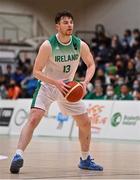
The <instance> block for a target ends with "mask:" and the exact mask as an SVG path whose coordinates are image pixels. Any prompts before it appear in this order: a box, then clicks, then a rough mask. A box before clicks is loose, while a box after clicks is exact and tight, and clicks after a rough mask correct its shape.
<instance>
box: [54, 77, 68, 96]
mask: <svg viewBox="0 0 140 180" xmlns="http://www.w3.org/2000/svg"><path fill="white" fill-rule="evenodd" d="M55 86H56V87H57V88H58V89H59V91H60V92H61V93H62V94H63V95H64V96H65V95H66V94H67V93H68V92H69V89H70V86H68V85H67V84H65V80H64V79H63V80H56V81H55Z"/></svg>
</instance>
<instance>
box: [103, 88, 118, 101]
mask: <svg viewBox="0 0 140 180" xmlns="http://www.w3.org/2000/svg"><path fill="white" fill-rule="evenodd" d="M104 99H105V100H114V99H117V96H116V95H115V92H114V87H113V86H112V85H108V86H107V87H106V94H105V96H104Z"/></svg>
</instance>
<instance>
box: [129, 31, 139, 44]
mask: <svg viewBox="0 0 140 180" xmlns="http://www.w3.org/2000/svg"><path fill="white" fill-rule="evenodd" d="M139 37H140V30H139V29H138V28H135V29H133V32H132V36H131V41H130V46H131V47H133V45H134V44H135V40H136V39H137V38H139Z"/></svg>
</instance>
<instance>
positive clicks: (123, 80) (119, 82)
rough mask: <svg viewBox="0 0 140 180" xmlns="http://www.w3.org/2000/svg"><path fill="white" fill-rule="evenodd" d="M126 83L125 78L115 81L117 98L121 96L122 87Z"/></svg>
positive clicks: (118, 78)
mask: <svg viewBox="0 0 140 180" xmlns="http://www.w3.org/2000/svg"><path fill="white" fill-rule="evenodd" d="M124 83H125V79H124V77H121V76H118V75H117V77H116V81H115V87H114V91H115V94H116V95H117V96H119V95H120V94H121V90H120V89H121V86H122V85H123V84H124Z"/></svg>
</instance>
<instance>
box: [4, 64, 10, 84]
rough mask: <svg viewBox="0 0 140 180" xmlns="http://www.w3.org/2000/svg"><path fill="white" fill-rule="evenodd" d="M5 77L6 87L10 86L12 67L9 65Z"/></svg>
mask: <svg viewBox="0 0 140 180" xmlns="http://www.w3.org/2000/svg"><path fill="white" fill-rule="evenodd" d="M4 76H5V84H6V86H8V85H9V82H10V80H11V79H12V66H11V65H10V64H7V66H6V73H5V74H4Z"/></svg>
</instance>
